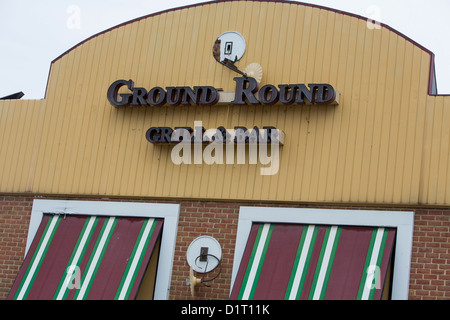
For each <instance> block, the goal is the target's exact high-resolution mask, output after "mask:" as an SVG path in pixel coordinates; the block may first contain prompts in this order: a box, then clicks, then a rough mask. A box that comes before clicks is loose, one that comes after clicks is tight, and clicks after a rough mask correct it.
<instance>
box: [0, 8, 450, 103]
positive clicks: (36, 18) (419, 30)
mask: <svg viewBox="0 0 450 320" xmlns="http://www.w3.org/2000/svg"><path fill="white" fill-rule="evenodd" d="M200 2H208V1H181V0H163V1H159V0H109V1H106V0H42V1H35V0H34V1H33V0H14V1H6V0H0V15H1V18H0V39H1V41H0V57H1V59H0V76H1V77H0V97H3V96H6V95H9V94H12V93H16V92H19V91H23V92H24V93H25V96H24V98H23V99H42V98H43V97H44V92H45V88H46V85H47V77H48V72H49V69H50V63H51V61H52V60H54V59H55V58H57V57H58V56H59V55H60V54H62V53H64V52H65V51H66V50H68V49H69V48H71V47H73V46H74V45H76V44H77V43H79V42H81V41H83V40H85V39H86V38H88V37H90V36H92V35H94V34H96V33H98V32H101V31H103V30H105V29H108V28H110V27H113V26H115V25H118V24H120V23H122V22H125V21H129V20H132V19H134V18H138V17H141V16H145V15H147V14H150V13H154V12H159V11H162V10H166V9H169V8H175V7H180V6H184V5H188V4H193V3H200ZM301 2H305V3H313V4H318V5H322V6H326V7H330V8H335V9H338V10H342V11H346V12H350V13H354V14H358V15H361V16H364V17H368V18H371V19H374V20H377V21H379V22H382V23H384V24H387V25H389V26H390V27H392V28H394V29H396V30H397V31H399V32H401V33H403V34H404V35H406V36H407V37H409V38H411V39H412V40H414V41H416V42H417V43H419V44H421V45H422V46H424V47H425V48H427V49H429V50H430V51H432V52H433V53H434V54H435V58H436V76H437V85H438V93H440V94H450V19H449V14H450V1H449V0H428V1H425V0H304V1H301Z"/></svg>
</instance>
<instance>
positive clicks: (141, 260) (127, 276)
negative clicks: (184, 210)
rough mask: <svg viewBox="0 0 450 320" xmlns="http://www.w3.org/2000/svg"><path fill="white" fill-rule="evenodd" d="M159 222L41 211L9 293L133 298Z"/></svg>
mask: <svg viewBox="0 0 450 320" xmlns="http://www.w3.org/2000/svg"><path fill="white" fill-rule="evenodd" d="M162 224H163V220H162V219H159V220H158V219H152V218H131V217H126V218H125V217H120V218H119V217H104V216H81V215H44V216H43V219H42V222H41V224H40V226H39V229H38V231H37V233H36V236H35V238H34V240H33V243H32V244H31V247H30V249H29V251H28V253H27V255H26V257H25V260H24V263H23V265H22V267H21V269H20V271H19V274H18V276H17V278H16V281H15V282H14V284H13V287H12V289H11V291H10V293H9V296H8V299H18V300H22V299H58V300H59V299H78V300H82V299H111V300H112V299H134V298H135V297H136V294H137V291H138V288H139V285H140V283H141V280H142V278H143V276H144V273H145V270H146V268H147V265H148V262H149V260H150V258H151V255H152V253H153V249H154V248H155V245H156V243H157V240H158V238H159V236H160V233H161V228H162Z"/></svg>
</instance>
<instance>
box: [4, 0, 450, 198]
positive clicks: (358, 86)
mask: <svg viewBox="0 0 450 320" xmlns="http://www.w3.org/2000/svg"><path fill="white" fill-rule="evenodd" d="M225 31H238V32H239V33H241V34H242V35H243V36H244V38H245V40H246V45H247V49H246V53H245V55H244V56H243V58H242V59H241V60H240V61H239V62H238V63H237V65H238V67H239V68H241V69H243V68H244V67H245V66H246V65H248V64H250V63H252V62H257V63H259V64H260V65H261V66H262V68H263V72H264V75H263V79H262V83H261V85H264V84H274V85H278V84H287V83H329V84H331V85H333V87H334V88H335V89H336V90H338V91H339V92H340V101H339V105H337V106H317V105H304V106H299V105H289V106H287V105H282V104H279V105H278V104H277V105H273V106H268V105H260V106H253V105H243V106H240V105H232V104H229V105H214V106H178V107H170V106H167V107H166V106H164V107H136V108H115V107H113V106H111V104H110V103H109V102H108V100H107V99H106V92H107V90H108V87H109V86H110V84H111V83H112V82H114V81H115V80H118V79H127V80H128V79H133V80H134V82H135V84H136V85H137V86H142V87H145V88H151V87H155V86H160V87H166V86H190V87H193V86H198V85H208V86H214V87H216V88H223V90H224V91H233V90H234V87H235V82H234V81H233V78H234V77H235V76H238V75H237V74H236V73H234V72H233V71H231V70H229V69H227V68H224V67H223V66H221V65H220V64H219V63H217V62H216V61H215V60H214V58H213V56H212V46H213V44H214V41H215V39H216V38H217V36H218V35H220V34H221V33H223V32H225ZM431 59H432V56H431V55H430V52H428V51H426V50H424V49H423V48H421V47H420V46H418V45H416V44H414V43H413V42H412V41H409V40H408V39H406V38H405V37H404V36H402V35H400V34H398V33H396V32H393V31H392V30H391V29H390V28H387V27H385V26H382V27H381V29H378V28H368V26H367V22H366V21H365V20H364V19H361V18H359V17H355V16H351V15H347V14H343V13H339V12H335V11H332V10H326V9H324V8H319V7H314V6H307V5H302V4H294V3H288V2H285V3H283V2H264V1H224V2H216V3H208V4H205V5H197V6H192V7H186V8H181V9H177V10H172V11H168V12H164V13H161V14H155V15H151V16H148V17H144V18H142V19H137V20H135V21H132V22H130V23H127V24H124V25H121V26H118V27H116V28H113V29H111V30H108V31H107V32H104V33H101V34H99V35H97V36H94V37H92V38H91V39H88V40H87V41H85V42H83V43H81V44H80V45H78V46H77V47H75V48H73V49H72V50H70V51H68V52H67V53H66V54H64V55H62V56H61V57H60V58H58V59H56V60H55V61H54V62H53V63H52V65H51V70H50V75H49V80H48V88H47V92H46V97H45V99H44V100H39V101H27V100H23V101H1V102H0V134H1V136H2V137H3V139H2V141H1V142H0V147H1V149H0V163H1V164H2V166H1V167H0V193H33V194H63V195H87V196H91V195H92V196H121V197H122V196H123V197H158V198H160V197H163V198H195V199H236V200H251V201H261V200H270V201H285V202H290V201H293V202H312V203H329V202H333V203H360V204H365V203H368V204H408V205H416V204H420V205H422V204H430V205H449V204H450V184H449V183H447V182H448V181H449V178H450V172H449V171H450V170H449V168H450V159H449V151H450V146H449V133H450V125H449V123H450V96H432V95H429V94H428V84H429V78H430V64H431ZM194 121H202V123H203V126H204V127H205V128H217V127H219V126H223V127H225V128H233V127H234V126H246V127H248V128H252V127H253V126H258V127H263V126H269V125H270V126H275V127H277V128H279V129H280V130H283V131H284V133H285V135H286V137H285V142H284V145H283V146H282V147H281V148H280V167H279V171H278V173H277V174H276V175H273V176H262V175H260V173H259V169H260V168H261V165H260V164H258V165H253V164H223V165H207V164H201V165H199V164H190V165H187V164H182V165H175V164H173V163H172V161H171V158H170V150H171V147H170V146H163V145H154V144H150V143H149V142H148V141H146V139H145V132H146V130H147V129H148V128H150V127H154V126H167V127H176V126H191V127H192V126H193V125H194Z"/></svg>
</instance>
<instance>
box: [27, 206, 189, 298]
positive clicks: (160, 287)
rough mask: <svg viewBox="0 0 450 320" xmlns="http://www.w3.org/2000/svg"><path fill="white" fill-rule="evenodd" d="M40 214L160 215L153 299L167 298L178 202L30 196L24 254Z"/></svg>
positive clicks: (32, 237)
mask: <svg viewBox="0 0 450 320" xmlns="http://www.w3.org/2000/svg"><path fill="white" fill-rule="evenodd" d="M44 214H64V215H70V214H78V215H88V216H116V217H140V218H162V219H164V224H163V229H162V237H161V247H160V250H159V261H158V269H157V272H156V281H155V290H154V300H167V299H168V298H169V290H170V282H171V277H172V266H173V259H174V253H175V242H176V237H177V230H178V218H179V214H180V205H179V204H165V203H164V204H162V203H143V202H114V201H82V200H44V199H34V200H33V207H32V210H31V216H30V225H29V228H28V237H27V244H26V248H25V255H26V254H27V252H28V250H29V248H30V246H31V243H32V242H33V239H34V237H35V235H36V233H37V230H38V228H39V225H40V223H41V221H42V218H43V216H44Z"/></svg>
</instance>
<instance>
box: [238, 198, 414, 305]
mask: <svg viewBox="0 0 450 320" xmlns="http://www.w3.org/2000/svg"><path fill="white" fill-rule="evenodd" d="M253 223H296V224H317V225H347V226H367V227H369V226H371V227H391V228H396V229H397V232H396V238H395V252H394V255H395V259H394V267H393V274H392V295H391V296H392V300H407V299H408V293H409V275H410V268H411V254H412V242H413V229H414V212H413V211H378V210H353V209H348V210H343V209H309V208H280V207H245V206H244V207H240V210H239V221H238V229H237V234H236V245H235V253H234V262H233V271H232V277H231V287H230V294H231V291H232V289H233V285H234V281H235V279H236V275H237V273H238V270H239V266H240V264H241V260H242V256H243V254H244V250H245V246H246V244H247V239H248V237H249V235H250V229H251V227H252V224H253Z"/></svg>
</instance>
